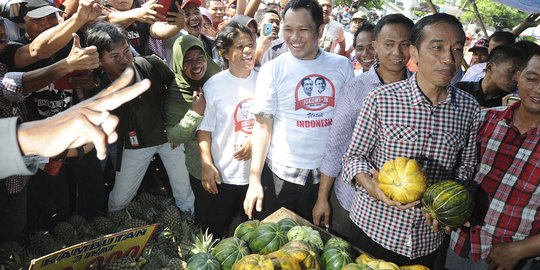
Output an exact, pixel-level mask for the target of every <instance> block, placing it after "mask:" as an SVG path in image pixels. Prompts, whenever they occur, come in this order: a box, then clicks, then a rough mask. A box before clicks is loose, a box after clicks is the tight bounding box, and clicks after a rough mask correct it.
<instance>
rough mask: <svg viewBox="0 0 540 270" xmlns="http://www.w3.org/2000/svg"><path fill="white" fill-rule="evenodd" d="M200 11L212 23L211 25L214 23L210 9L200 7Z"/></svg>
mask: <svg viewBox="0 0 540 270" xmlns="http://www.w3.org/2000/svg"><path fill="white" fill-rule="evenodd" d="M199 10H200V11H201V14H202V15H203V16H204V17H206V18H207V19H208V20H209V21H210V23H213V22H212V15H210V11H208V9H206V8H203V7H200V8H199Z"/></svg>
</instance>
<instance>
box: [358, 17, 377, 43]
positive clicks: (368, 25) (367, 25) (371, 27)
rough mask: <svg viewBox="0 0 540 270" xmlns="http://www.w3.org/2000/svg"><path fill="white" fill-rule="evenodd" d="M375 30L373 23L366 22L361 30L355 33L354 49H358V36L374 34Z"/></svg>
mask: <svg viewBox="0 0 540 270" xmlns="http://www.w3.org/2000/svg"><path fill="white" fill-rule="evenodd" d="M374 28H375V25H374V24H372V23H368V22H364V23H363V24H362V26H360V28H358V30H356V33H354V38H353V47H356V37H358V35H359V34H360V33H362V32H372V33H373V32H374ZM373 36H375V34H373Z"/></svg>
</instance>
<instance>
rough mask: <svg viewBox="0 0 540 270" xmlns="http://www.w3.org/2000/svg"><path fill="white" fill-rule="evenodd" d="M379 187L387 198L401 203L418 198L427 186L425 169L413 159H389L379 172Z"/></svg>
mask: <svg viewBox="0 0 540 270" xmlns="http://www.w3.org/2000/svg"><path fill="white" fill-rule="evenodd" d="M379 188H380V189H381V190H382V192H384V194H385V195H386V196H387V197H388V198H390V199H391V200H394V201H398V202H400V203H403V204H406V203H410V202H414V201H416V200H419V199H420V198H422V195H423V194H424V191H426V188H427V179H426V174H425V169H423V168H422V167H421V166H420V165H419V164H418V162H416V160H414V159H408V158H406V157H399V158H396V159H395V160H389V161H387V162H386V163H385V164H384V165H383V167H382V169H381V170H380V172H379Z"/></svg>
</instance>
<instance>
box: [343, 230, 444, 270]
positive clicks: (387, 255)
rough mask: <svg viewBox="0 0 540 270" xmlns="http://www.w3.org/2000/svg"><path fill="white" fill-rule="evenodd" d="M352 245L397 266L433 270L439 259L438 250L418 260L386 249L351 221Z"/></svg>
mask: <svg viewBox="0 0 540 270" xmlns="http://www.w3.org/2000/svg"><path fill="white" fill-rule="evenodd" d="M349 241H350V242H351V244H353V245H355V246H357V247H358V248H360V249H361V250H363V251H365V252H367V253H369V254H371V255H373V256H375V257H376V258H377V259H382V260H385V261H389V262H393V263H395V264H397V265H413V264H421V265H423V266H426V267H428V268H429V269H433V266H434V265H435V261H436V259H437V253H438V250H439V249H440V248H439V249H437V250H435V251H434V252H432V253H431V254H428V255H426V256H422V257H419V258H416V259H413V260H411V259H409V258H408V257H405V256H403V255H400V254H398V253H395V252H393V251H390V250H388V249H385V248H384V247H383V246H381V245H379V244H378V243H377V242H375V241H373V240H371V238H369V236H367V235H366V234H365V233H364V232H363V231H362V230H361V229H360V228H358V226H356V224H355V223H354V222H352V221H351V234H350V237H349Z"/></svg>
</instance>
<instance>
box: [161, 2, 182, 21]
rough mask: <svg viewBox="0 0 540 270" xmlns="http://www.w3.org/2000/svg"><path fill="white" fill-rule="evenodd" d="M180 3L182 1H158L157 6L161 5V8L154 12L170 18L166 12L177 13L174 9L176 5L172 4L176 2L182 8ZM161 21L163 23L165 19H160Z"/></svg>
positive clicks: (176, 9)
mask: <svg viewBox="0 0 540 270" xmlns="http://www.w3.org/2000/svg"><path fill="white" fill-rule="evenodd" d="M182 1H183V0H158V1H157V4H159V5H162V6H163V8H158V9H156V11H157V12H159V13H161V14H163V15H165V16H167V17H172V16H169V15H167V12H169V11H171V12H178V8H177V7H176V4H174V2H178V4H179V5H180V6H182ZM161 20H162V21H165V20H166V19H161Z"/></svg>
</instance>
